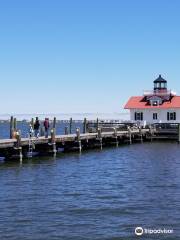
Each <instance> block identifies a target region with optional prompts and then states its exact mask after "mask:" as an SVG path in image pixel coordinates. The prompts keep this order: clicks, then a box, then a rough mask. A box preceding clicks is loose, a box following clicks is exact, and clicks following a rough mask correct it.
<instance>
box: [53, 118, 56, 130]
mask: <svg viewBox="0 0 180 240" xmlns="http://www.w3.org/2000/svg"><path fill="white" fill-rule="evenodd" d="M53 128H54V129H55V128H56V117H54V119H53Z"/></svg>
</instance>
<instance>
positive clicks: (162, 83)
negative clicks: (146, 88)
mask: <svg viewBox="0 0 180 240" xmlns="http://www.w3.org/2000/svg"><path fill="white" fill-rule="evenodd" d="M162 90H163V91H167V81H166V80H165V79H164V78H162V77H161V75H159V77H158V78H157V79H156V80H154V91H155V92H158V91H162Z"/></svg>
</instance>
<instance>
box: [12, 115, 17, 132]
mask: <svg viewBox="0 0 180 240" xmlns="http://www.w3.org/2000/svg"><path fill="white" fill-rule="evenodd" d="M13 125H14V126H13V128H14V131H17V119H16V118H14V123H13Z"/></svg>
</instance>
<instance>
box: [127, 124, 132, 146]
mask: <svg viewBox="0 0 180 240" xmlns="http://www.w3.org/2000/svg"><path fill="white" fill-rule="evenodd" d="M128 135H129V144H132V133H131V127H128Z"/></svg>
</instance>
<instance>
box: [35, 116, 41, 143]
mask: <svg viewBox="0 0 180 240" xmlns="http://www.w3.org/2000/svg"><path fill="white" fill-rule="evenodd" d="M39 128H40V122H39V119H38V117H36V121H35V123H34V131H35V137H37V138H38V137H39Z"/></svg>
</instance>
